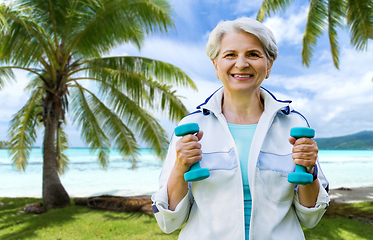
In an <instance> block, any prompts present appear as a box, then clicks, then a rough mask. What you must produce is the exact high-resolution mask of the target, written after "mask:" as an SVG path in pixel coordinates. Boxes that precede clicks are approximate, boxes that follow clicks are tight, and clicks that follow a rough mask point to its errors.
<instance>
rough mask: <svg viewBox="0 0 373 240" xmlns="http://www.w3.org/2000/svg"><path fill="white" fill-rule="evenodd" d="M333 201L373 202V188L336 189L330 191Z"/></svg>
mask: <svg viewBox="0 0 373 240" xmlns="http://www.w3.org/2000/svg"><path fill="white" fill-rule="evenodd" d="M329 196H330V199H331V200H332V201H335V202H338V203H356V202H367V201H369V202H371V201H373V187H359V188H336V189H331V190H330V191H329Z"/></svg>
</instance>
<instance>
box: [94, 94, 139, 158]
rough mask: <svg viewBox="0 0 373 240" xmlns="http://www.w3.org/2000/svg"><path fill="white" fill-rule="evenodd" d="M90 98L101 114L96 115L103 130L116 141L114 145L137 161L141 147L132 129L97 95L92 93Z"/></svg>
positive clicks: (96, 110)
mask: <svg viewBox="0 0 373 240" xmlns="http://www.w3.org/2000/svg"><path fill="white" fill-rule="evenodd" d="M90 100H91V102H92V103H93V105H94V106H95V108H96V109H95V112H97V114H98V115H99V116H97V115H96V117H97V118H98V119H100V121H101V127H102V130H103V131H104V132H105V133H106V135H107V136H108V137H109V138H110V140H111V141H113V142H114V144H113V145H114V146H115V147H117V148H118V150H119V152H120V153H121V154H123V155H124V156H126V157H131V158H132V160H134V161H136V159H137V156H138V154H139V147H138V143H137V141H136V138H135V136H134V134H133V133H132V131H131V130H130V129H129V128H128V127H127V126H126V125H125V124H124V123H123V121H122V120H121V119H120V118H119V117H118V115H117V114H115V113H114V112H113V111H111V110H110V109H109V108H108V107H107V106H106V105H105V104H104V103H103V102H102V101H101V100H100V99H99V98H97V96H95V95H91V96H90Z"/></svg>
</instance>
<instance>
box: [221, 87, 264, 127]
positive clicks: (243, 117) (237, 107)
mask: <svg viewBox="0 0 373 240" xmlns="http://www.w3.org/2000/svg"><path fill="white" fill-rule="evenodd" d="M263 111H264V104H263V101H262V99H261V98H260V89H258V90H257V91H255V92H252V93H251V94H247V93H245V94H241V95H240V94H235V95H231V94H229V93H227V92H226V91H225V92H224V95H223V99H222V112H223V115H224V117H225V118H226V120H227V122H228V123H233V124H241V125H249V124H257V123H258V121H259V119H260V117H261V116H262V113H263Z"/></svg>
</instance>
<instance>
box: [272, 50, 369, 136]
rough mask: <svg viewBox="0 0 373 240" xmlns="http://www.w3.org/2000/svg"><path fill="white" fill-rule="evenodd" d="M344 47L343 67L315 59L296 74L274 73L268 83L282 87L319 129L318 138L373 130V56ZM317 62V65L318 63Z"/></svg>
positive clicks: (296, 106)
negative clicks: (309, 65)
mask: <svg viewBox="0 0 373 240" xmlns="http://www.w3.org/2000/svg"><path fill="white" fill-rule="evenodd" d="M372 50H373V49H371V48H370V49H368V51H367V52H360V53H359V52H356V51H355V50H354V49H353V48H352V47H344V48H342V49H341V54H340V70H337V69H335V68H334V66H333V65H332V63H331V61H329V63H326V64H325V62H324V65H322V63H318V62H317V61H316V62H313V63H312V65H311V67H310V69H309V70H308V71H307V73H305V74H303V75H299V76H296V77H289V76H284V75H277V76H275V75H272V76H271V78H270V79H269V80H268V81H267V82H266V84H267V85H268V86H272V87H274V88H283V89H284V91H283V93H286V95H285V97H284V98H287V99H292V100H293V101H294V104H293V106H294V107H295V108H296V109H297V110H298V111H300V112H302V113H303V114H304V115H305V116H306V117H307V118H308V120H309V121H310V123H311V125H312V127H314V128H316V130H317V132H318V137H329V136H338V135H339V136H340V135H347V134H351V133H355V132H357V131H362V130H373V110H372V109H373V108H372V106H373V82H372V77H373V70H372V69H371V64H370V63H371V62H373V56H370V54H368V52H369V51H372ZM315 63H316V64H315Z"/></svg>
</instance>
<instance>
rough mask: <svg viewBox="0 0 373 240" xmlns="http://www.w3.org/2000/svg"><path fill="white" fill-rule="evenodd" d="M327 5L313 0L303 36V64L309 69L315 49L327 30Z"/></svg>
mask: <svg viewBox="0 0 373 240" xmlns="http://www.w3.org/2000/svg"><path fill="white" fill-rule="evenodd" d="M326 21H327V5H326V2H325V0H311V5H310V9H309V12H308V17H307V23H306V29H305V31H304V35H303V49H302V62H303V64H304V65H306V66H307V67H309V65H310V63H311V58H312V56H313V53H314V51H315V50H314V47H315V46H316V41H317V38H318V37H319V36H321V35H322V34H323V32H324V31H325V29H326Z"/></svg>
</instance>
